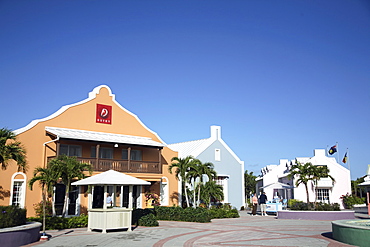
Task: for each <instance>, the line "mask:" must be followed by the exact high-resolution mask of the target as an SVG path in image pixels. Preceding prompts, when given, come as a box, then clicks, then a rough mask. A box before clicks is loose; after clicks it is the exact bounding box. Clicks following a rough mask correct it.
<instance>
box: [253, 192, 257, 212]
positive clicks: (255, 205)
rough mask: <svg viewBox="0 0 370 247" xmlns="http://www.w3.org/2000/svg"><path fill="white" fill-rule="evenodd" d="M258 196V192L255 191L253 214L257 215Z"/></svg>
mask: <svg viewBox="0 0 370 247" xmlns="http://www.w3.org/2000/svg"><path fill="white" fill-rule="evenodd" d="M257 205H258V198H257V194H256V193H254V194H253V197H252V215H253V216H255V215H256V213H257Z"/></svg>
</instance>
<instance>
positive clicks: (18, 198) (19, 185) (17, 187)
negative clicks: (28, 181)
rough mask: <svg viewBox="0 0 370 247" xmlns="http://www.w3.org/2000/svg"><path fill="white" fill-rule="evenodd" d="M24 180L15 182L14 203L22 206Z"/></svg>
mask: <svg viewBox="0 0 370 247" xmlns="http://www.w3.org/2000/svg"><path fill="white" fill-rule="evenodd" d="M22 184H23V182H14V185H13V198H12V205H14V206H20V202H21V196H22Z"/></svg>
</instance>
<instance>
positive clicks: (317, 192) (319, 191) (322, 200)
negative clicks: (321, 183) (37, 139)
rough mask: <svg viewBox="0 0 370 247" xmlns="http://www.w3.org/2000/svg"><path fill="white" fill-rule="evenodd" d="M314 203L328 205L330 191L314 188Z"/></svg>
mask: <svg viewBox="0 0 370 247" xmlns="http://www.w3.org/2000/svg"><path fill="white" fill-rule="evenodd" d="M324 190H325V194H326V192H327V196H328V198H327V200H325V199H324ZM319 195H320V198H321V199H319ZM316 201H318V202H324V203H330V189H328V188H316Z"/></svg>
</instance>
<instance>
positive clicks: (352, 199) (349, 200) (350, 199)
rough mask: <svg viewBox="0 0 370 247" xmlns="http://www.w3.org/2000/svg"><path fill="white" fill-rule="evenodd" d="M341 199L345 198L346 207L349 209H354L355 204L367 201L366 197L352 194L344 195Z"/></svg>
mask: <svg viewBox="0 0 370 247" xmlns="http://www.w3.org/2000/svg"><path fill="white" fill-rule="evenodd" d="M340 199H342V200H343V204H344V207H345V208H347V209H352V208H353V205H355V204H363V203H365V198H359V197H357V196H353V195H350V194H348V193H347V194H346V195H342V196H341V197H340Z"/></svg>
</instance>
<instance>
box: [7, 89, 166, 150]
mask: <svg viewBox="0 0 370 247" xmlns="http://www.w3.org/2000/svg"><path fill="white" fill-rule="evenodd" d="M102 88H106V89H108V91H109V96H111V97H112V101H113V103H115V104H116V105H117V106H119V107H120V108H121V109H122V110H124V111H125V112H127V113H128V114H130V115H131V116H133V117H134V118H135V119H136V120H137V121H138V122H139V123H140V124H141V125H142V126H143V127H144V128H145V129H146V130H148V131H149V132H151V133H152V134H154V135H155V136H156V137H157V138H158V139H159V140H160V141H161V142H162V143H164V144H166V143H165V142H164V141H163V140H162V139H161V138H160V137H159V136H158V134H157V133H156V132H154V131H152V130H150V129H149V128H148V127H147V126H146V125H145V124H144V123H143V122H142V121H141V120H140V119H139V118H138V116H137V115H135V114H134V113H132V112H130V111H128V110H127V109H126V108H124V107H123V106H122V105H121V104H120V103H118V102H117V101H116V96H115V95H114V94H112V90H111V89H110V88H109V86H107V85H100V86H97V87H95V88H94V89H93V90H92V91H91V92H90V93H89V97H88V98H87V99H84V100H81V101H79V102H77V103H74V104H70V105H65V106H62V107H61V108H60V109H59V110H58V111H56V112H54V113H53V114H51V115H49V116H47V117H45V118H41V119H36V120H33V121H31V122H30V123H29V124H28V125H26V126H25V127H23V128H20V129H17V130H14V131H13V132H14V133H15V134H16V135H19V134H21V133H23V132H25V131H27V130H29V129H31V128H32V127H34V126H35V125H36V124H38V123H40V122H43V121H47V120H50V119H53V118H55V117H57V116H59V115H61V114H62V113H63V112H65V111H66V110H68V109H69V108H71V107H73V106H77V105H82V104H84V103H86V102H89V101H91V100H93V99H95V98H96V95H97V94H99V92H100V89H102Z"/></svg>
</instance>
